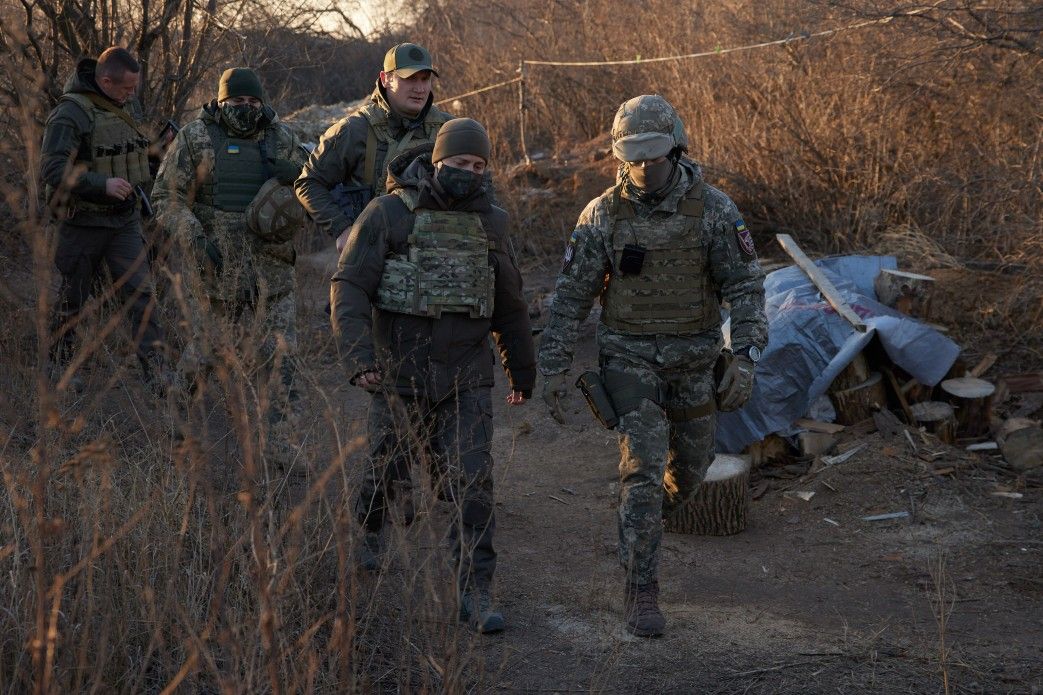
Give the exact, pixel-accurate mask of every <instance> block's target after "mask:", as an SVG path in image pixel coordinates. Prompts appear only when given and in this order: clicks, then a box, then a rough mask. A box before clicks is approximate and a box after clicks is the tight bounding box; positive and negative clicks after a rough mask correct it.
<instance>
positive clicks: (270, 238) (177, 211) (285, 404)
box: [153, 68, 306, 470]
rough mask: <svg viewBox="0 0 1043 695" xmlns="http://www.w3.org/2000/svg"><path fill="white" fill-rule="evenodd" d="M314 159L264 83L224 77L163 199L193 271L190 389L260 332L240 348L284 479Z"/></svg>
mask: <svg viewBox="0 0 1043 695" xmlns="http://www.w3.org/2000/svg"><path fill="white" fill-rule="evenodd" d="M305 155H306V152H305V150H304V149H303V148H302V147H301V146H300V141H299V140H298V138H297V136H296V135H294V134H293V132H292V131H291V130H290V129H289V128H287V127H286V126H285V125H283V124H282V123H280V122H279V119H278V116H277V115H276V114H275V111H273V110H272V109H271V107H269V106H268V105H267V104H266V103H265V95H264V90H263V89H262V87H261V81H260V79H259V78H258V76H257V74H256V73H255V72H254V71H253V70H251V69H249V68H231V69H228V70H226V71H225V72H224V74H222V76H221V79H220V82H219V83H218V93H217V99H215V100H214V101H212V102H210V103H208V104H206V105H205V106H203V108H202V109H201V110H200V112H199V116H198V118H196V119H195V120H194V121H191V122H190V123H188V124H186V125H185V127H184V128H182V129H181V130H180V131H179V132H178V134H177V136H176V137H175V138H174V141H173V143H171V145H170V148H169V149H168V150H167V153H166V156H165V158H164V159H163V163H162V164H161V165H160V168H159V173H158V174H157V177H156V185H155V188H154V189H153V201H154V203H155V208H156V213H157V221H158V222H159V224H160V225H161V227H162V228H164V229H165V230H166V231H167V233H168V234H169V235H170V236H171V238H172V240H173V241H174V243H175V244H177V245H178V247H179V248H180V249H181V250H182V254H180V256H181V257H182V258H184V259H186V261H187V262H186V263H185V267H184V268H183V270H184V273H183V277H184V278H185V282H186V287H185V296H186V300H187V301H188V303H189V314H190V315H189V316H187V317H186V319H187V320H188V324H189V328H190V333H191V335H190V336H186V345H185V349H184V350H183V352H182V355H181V359H180V361H179V363H178V371H179V376H180V377H181V380H182V382H183V385H184V386H186V387H189V388H191V387H193V386H194V385H196V383H203V382H205V381H206V380H207V378H208V375H209V373H210V371H211V369H212V367H213V366H214V360H215V355H216V354H217V353H218V352H219V349H218V346H216V345H215V341H219V340H223V339H225V338H227V337H228V336H240V334H241V333H243V331H244V329H246V328H256V329H257V330H255V331H252V332H250V333H249V334H248V335H246V336H245V338H243V339H242V340H238V341H237V344H236V347H237V348H239V350H240V351H241V352H243V356H244V360H243V361H244V364H245V366H246V368H247V369H248V370H250V371H252V372H253V373H254V374H255V375H256V376H257V377H258V379H259V382H258V386H259V388H258V389H257V392H258V393H259V394H264V395H267V396H268V398H267V400H268V405H269V408H268V412H267V415H266V417H267V419H268V427H267V428H261V430H260V431H263V432H266V434H267V436H266V439H265V443H264V444H265V446H264V448H263V451H264V455H265V457H266V460H267V461H268V462H269V463H271V464H273V465H274V467H276V468H278V469H282V470H287V469H288V468H289V467H290V466H291V464H292V463H293V462H294V461H295V459H296V456H295V450H294V449H293V448H292V447H291V446H290V433H291V431H292V429H293V427H292V423H291V422H290V416H291V411H292V409H293V408H294V407H295V400H296V393H295V391H294V389H293V377H294V364H295V361H296V352H297V327H296V298H295V292H296V277H295V273H294V261H295V259H296V252H295V251H294V248H293V234H294V232H295V231H296V230H297V229H299V228H300V226H301V225H302V224H303V222H304V210H303V208H302V207H301V206H300V204H299V203H298V202H297V199H296V197H295V196H294V195H293V191H292V189H291V188H290V185H291V184H292V183H293V181H294V180H295V179H296V177H297V175H298V174H299V173H300V170H301V167H302V166H303V164H304V159H305ZM258 313H261V314H262V315H260V316H258ZM276 365H277V366H278V368H277V369H273V368H274V367H275V366H276ZM267 382H270V383H267Z"/></svg>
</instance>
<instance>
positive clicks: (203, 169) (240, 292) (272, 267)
mask: <svg viewBox="0 0 1043 695" xmlns="http://www.w3.org/2000/svg"><path fill="white" fill-rule="evenodd" d="M215 122H216V123H219V122H220V121H219V112H218V108H217V103H216V102H211V103H209V104H207V105H206V106H204V107H203V108H202V109H201V110H200V112H199V116H198V118H196V119H195V120H194V121H191V122H190V123H188V124H186V125H185V127H184V128H182V129H181V130H180V131H179V132H178V134H177V137H176V138H174V141H173V142H172V143H171V144H170V147H169V148H168V150H167V153H166V156H165V157H164V158H163V163H162V164H161V165H160V167H159V173H158V174H157V175H156V183H155V187H154V188H153V192H152V202H153V206H154V207H155V210H156V219H157V221H158V222H159V224H160V225H161V226H162V228H163V229H165V230H166V232H167V234H169V235H170V236H171V237H172V238H173V241H174V243H176V244H178V245H179V246H180V247H181V249H182V251H183V253H184V254H185V255H186V256H187V257H194V255H195V254H197V253H198V251H197V250H196V249H197V248H198V247H197V246H196V243H197V242H196V240H197V238H199V237H203V238H205V239H206V240H208V241H210V242H211V243H212V244H213V245H214V247H216V249H217V251H218V252H219V253H220V255H221V258H222V269H221V272H220V274H216V273H211V272H206V273H204V274H203V277H202V281H203V286H204V289H205V292H206V294H207V295H208V296H210V297H211V298H213V299H219V300H223V301H238V300H242V299H243V297H244V296H253V295H255V294H256V293H257V292H263V293H265V294H267V295H269V296H278V295H282V294H285V293H286V292H289V291H291V290H292V289H293V288H294V285H295V283H294V272H293V264H294V261H295V259H296V252H295V251H294V248H293V241H292V240H291V241H286V242H282V243H273V242H268V241H264V240H262V239H261V238H259V237H258V236H257V235H255V234H253V233H252V232H250V230H249V229H248V228H247V226H246V215H245V213H237V212H227V211H223V210H218V209H216V208H215V207H214V206H212V205H205V204H203V203H201V202H199V201H197V192H198V191H199V190H200V188H201V187H202V186H203V185H206V184H208V183H211V182H212V181H213V178H214V146H213V143H212V141H211V138H210V134H209V132H208V130H207V125H208V124H213V123H215ZM271 129H275V131H276V141H277V145H278V146H277V152H275V153H268V156H269V157H270V158H278V159H288V160H290V161H293V162H296V163H298V164H301V165H303V163H304V158H305V150H304V149H303V148H302V147H301V146H300V141H299V140H298V138H297V136H296V135H294V134H293V132H292V131H291V130H290V129H289V128H287V127H286V126H284V125H283V124H281V123H279V122H278V117H277V116H274V115H273V116H272V117H271V119H270V120H269V121H267V122H266V123H265V124H264V126H263V128H262V129H261V130H260V132H259V133H258V134H257V138H258V139H261V138H265V137H267V136H268V131H269V130H271Z"/></svg>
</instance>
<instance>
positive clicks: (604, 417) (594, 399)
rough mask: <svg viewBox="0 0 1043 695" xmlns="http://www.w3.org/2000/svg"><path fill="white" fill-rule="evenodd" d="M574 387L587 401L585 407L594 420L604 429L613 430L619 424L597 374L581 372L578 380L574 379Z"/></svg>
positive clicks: (603, 385) (610, 400)
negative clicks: (588, 408) (588, 407)
mask: <svg viewBox="0 0 1043 695" xmlns="http://www.w3.org/2000/svg"><path fill="white" fill-rule="evenodd" d="M576 386H577V387H579V390H580V392H582V393H583V397H584V398H586V399H587V405H588V406H590V412H592V413H594V418H595V419H596V420H597V421H598V422H600V423H601V424H602V426H603V427H604V428H605V429H609V430H611V429H614V428H615V426H616V425H617V424H619V417H617V416H616V409H615V408H614V407H613V406H612V399H611V398H610V397H609V395H608V391H606V390H605V384H604V382H602V381H601V375H600V374H598V373H597V372H583V373H582V374H580V375H579V379H576Z"/></svg>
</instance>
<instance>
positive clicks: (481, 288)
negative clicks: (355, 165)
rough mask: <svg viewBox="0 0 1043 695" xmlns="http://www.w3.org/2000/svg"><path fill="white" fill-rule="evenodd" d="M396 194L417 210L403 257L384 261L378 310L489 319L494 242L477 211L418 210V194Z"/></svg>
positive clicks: (490, 313)
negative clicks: (490, 255) (490, 260)
mask: <svg viewBox="0 0 1043 695" xmlns="http://www.w3.org/2000/svg"><path fill="white" fill-rule="evenodd" d="M395 193H397V194H398V195H399V197H401V198H402V200H403V201H404V202H405V203H406V206H407V207H409V209H410V210H412V211H413V212H414V213H415V214H416V222H415V223H414V224H413V233H412V234H410V235H409V239H408V243H409V250H408V252H407V254H406V255H404V256H403V255H398V256H392V257H389V258H388V259H386V260H385V261H384V273H383V275H382V276H381V278H380V285H379V286H378V287H377V301H376V305H377V307H378V308H380V309H383V310H385V311H394V312H397V313H401V314H412V315H414V316H426V317H429V318H439V317H440V316H441V315H442V314H443V313H460V314H468V315H469V316H470V317H471V318H483V319H487V318H490V317H492V314H493V297H494V293H495V280H494V277H493V269H492V267H491V266H490V265H489V250H490V249H491V248H493V244H492V243H491V242H490V241H489V237H488V235H487V234H486V233H485V229H484V228H483V227H482V220H481V217H480V216H479V215H478V213H476V212H450V211H442V210H425V209H420V210H417V209H416V193H415V192H414V191H410V192H408V193H407V192H404V191H402V190H401V189H399V190H396V191H395Z"/></svg>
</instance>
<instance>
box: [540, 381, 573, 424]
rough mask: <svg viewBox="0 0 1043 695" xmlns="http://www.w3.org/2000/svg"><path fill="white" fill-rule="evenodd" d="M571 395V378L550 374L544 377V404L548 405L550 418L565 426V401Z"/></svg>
mask: <svg viewBox="0 0 1043 695" xmlns="http://www.w3.org/2000/svg"><path fill="white" fill-rule="evenodd" d="M568 395H569V378H568V376H567V375H566V374H565V372H562V373H561V374H549V375H547V376H545V377H543V402H544V403H546V404H547V409H548V410H549V411H550V416H551V417H552V418H554V419H555V420H557V421H558V422H559V423H560V424H562V425H564V424H565V400H566V398H568Z"/></svg>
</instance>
